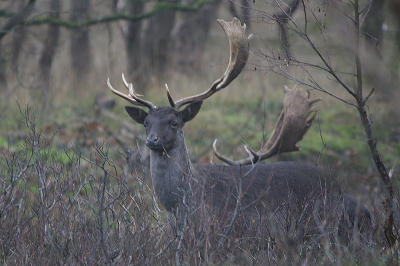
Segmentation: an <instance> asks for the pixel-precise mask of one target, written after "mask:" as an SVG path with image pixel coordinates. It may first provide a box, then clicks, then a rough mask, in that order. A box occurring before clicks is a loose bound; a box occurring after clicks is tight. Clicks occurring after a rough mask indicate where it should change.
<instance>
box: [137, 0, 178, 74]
mask: <svg viewBox="0 0 400 266" xmlns="http://www.w3.org/2000/svg"><path fill="white" fill-rule="evenodd" d="M174 1H175V0H168V1H163V0H159V2H174ZM175 17H176V12H174V11H171V10H163V11H161V12H159V13H158V14H157V16H154V17H152V18H151V19H150V20H149V22H148V26H147V29H145V30H144V39H143V44H142V49H141V53H142V55H143V58H146V60H145V61H143V62H142V66H144V69H143V72H142V74H143V75H145V76H147V79H149V78H152V77H156V78H161V79H162V75H163V74H164V71H165V68H166V66H167V63H168V61H169V59H170V58H171V57H170V47H171V31H172V29H173V27H174V24H175Z"/></svg>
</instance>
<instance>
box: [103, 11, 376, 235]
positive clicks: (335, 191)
mask: <svg viewBox="0 0 400 266" xmlns="http://www.w3.org/2000/svg"><path fill="white" fill-rule="evenodd" d="M218 22H219V23H220V24H221V26H222V27H223V29H224V30H225V33H226V34H227V36H228V38H229V44H230V51H231V54H230V59H229V65H228V67H227V69H226V71H225V73H224V74H223V75H222V76H221V78H219V79H217V80H216V81H215V82H214V84H213V85H212V86H211V87H210V88H209V89H208V90H207V91H205V92H204V93H201V94H198V95H194V96H190V97H186V98H183V99H181V100H178V101H174V100H173V99H172V96H171V94H170V92H169V90H168V87H167V96H168V100H169V102H170V105H171V107H156V106H154V105H153V104H152V103H151V102H149V101H145V100H143V99H142V98H141V96H140V95H138V94H137V93H136V92H135V91H134V89H133V85H132V84H131V83H129V84H128V82H126V80H125V78H124V76H123V75H122V79H123V82H124V84H125V86H126V88H127V89H128V91H129V94H128V95H126V94H123V93H121V92H119V91H117V90H115V89H114V88H113V87H112V86H111V84H110V82H109V80H108V81H107V84H108V87H109V88H110V90H111V91H112V92H113V93H115V94H116V95H118V96H120V97H122V98H124V99H126V100H128V101H129V102H130V103H132V104H133V105H138V106H141V107H147V108H148V109H149V111H148V112H146V111H144V110H143V109H141V108H138V107H133V106H126V107H125V109H126V111H127V112H128V114H129V116H130V117H131V118H132V119H133V120H134V121H136V122H137V123H139V124H142V125H144V127H145V128H146V135H147V137H146V145H147V146H148V147H149V148H150V150H151V152H150V172H151V177H152V181H153V186H154V190H155V193H156V195H157V197H158V199H159V201H160V202H161V204H162V205H163V206H164V207H165V209H166V210H167V211H168V212H170V213H172V214H174V215H175V217H176V218H177V221H178V223H179V222H180V223H181V224H184V220H185V219H187V217H188V216H192V215H197V214H200V215H199V216H197V217H203V218H204V217H206V218H205V220H204V224H209V223H211V220H213V221H214V222H215V221H216V222H217V223H222V225H223V226H225V225H226V224H227V223H228V224H232V222H230V221H233V220H235V218H236V217H238V218H239V221H244V222H245V223H246V226H245V227H251V224H252V223H253V222H254V221H258V223H259V224H262V225H263V224H267V225H272V226H275V225H277V226H279V227H280V228H281V229H284V230H281V231H286V232H288V231H290V230H291V229H294V232H296V235H297V237H303V236H304V235H305V234H306V233H307V232H311V231H312V230H314V229H315V228H319V227H320V226H321V223H322V222H323V221H327V223H328V224H329V223H330V222H331V221H333V222H334V220H337V218H338V217H340V216H341V215H342V213H343V210H345V209H346V206H348V207H347V210H351V211H352V212H353V213H349V216H350V217H352V218H351V219H353V220H352V222H353V223H354V221H355V218H354V217H356V213H354V212H356V210H357V209H358V208H356V207H355V206H357V202H355V201H354V200H353V199H352V198H350V197H346V196H345V197H342V195H341V193H340V189H339V186H338V185H337V184H336V183H335V182H334V181H332V180H331V179H330V178H329V177H327V176H328V175H327V174H325V173H323V172H322V171H321V170H319V169H318V168H317V167H315V166H311V165H307V164H302V163H296V162H278V163H270V164H261V163H256V162H258V161H260V160H263V159H266V158H269V157H271V156H273V155H275V154H277V153H282V152H289V151H297V150H299V146H298V144H297V143H298V142H299V141H300V140H301V139H302V138H303V135H304V134H305V133H306V131H307V129H308V128H309V127H310V125H311V122H312V120H313V119H314V117H315V112H316V109H315V108H314V107H313V106H312V104H313V103H315V102H316V101H318V100H319V99H316V100H309V94H307V93H304V92H303V91H302V90H300V89H292V90H288V89H287V90H286V97H285V102H284V110H283V111H282V113H281V115H280V116H279V119H278V123H277V125H276V128H275V130H274V132H273V133H272V135H271V137H270V139H269V140H268V142H267V143H266V144H265V145H264V147H263V149H262V151H261V152H255V151H253V150H251V149H249V148H247V150H248V152H249V153H250V154H251V156H250V158H247V159H245V160H241V161H237V162H236V161H231V160H229V159H227V158H225V157H223V156H222V155H220V154H219V153H218V152H217V150H216V147H215V142H214V153H215V155H216V156H217V157H218V158H220V159H221V160H222V161H224V162H226V163H228V164H230V165H231V166H226V165H215V164H205V165H204V164H200V165H192V163H191V162H190V160H189V155H188V152H187V148H186V144H185V139H184V132H183V127H184V125H185V123H186V122H189V121H191V120H192V119H193V118H194V117H195V116H196V115H197V113H198V112H199V110H200V108H201V105H202V103H203V100H204V99H207V98H208V97H210V96H211V95H213V94H214V93H216V92H218V91H219V90H221V89H223V88H225V87H226V86H227V85H228V84H229V83H230V82H231V81H232V80H234V79H235V78H236V77H237V76H238V75H239V74H240V72H241V71H242V69H243V68H244V66H245V64H246V61H247V58H248V56H249V39H250V36H249V37H246V35H245V28H246V26H245V25H243V26H242V25H241V23H240V21H239V20H238V19H236V18H234V19H233V20H232V21H231V22H225V21H222V20H218ZM185 105H186V107H185V108H184V109H183V110H179V109H180V108H181V107H182V106H185ZM328 211H329V212H328ZM360 212H361V213H363V214H364V215H365V216H366V217H369V213H368V211H367V210H366V209H363V208H360ZM207 217H208V218H207ZM223 217H225V220H224V219H222V218H223ZM226 217H228V218H227V219H226ZM210 219H211V220H210ZM272 220H274V221H275V222H276V223H271V221H272ZM224 228H225V227H224ZM324 228H325V227H324ZM310 229H311V230H310ZM325 229H326V228H325ZM278 231H279V230H278Z"/></svg>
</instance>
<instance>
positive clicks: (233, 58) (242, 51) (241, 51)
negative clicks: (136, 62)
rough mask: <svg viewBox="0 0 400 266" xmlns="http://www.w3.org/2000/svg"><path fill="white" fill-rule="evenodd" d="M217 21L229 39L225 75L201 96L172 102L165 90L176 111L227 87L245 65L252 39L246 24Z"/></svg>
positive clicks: (238, 21) (235, 20) (237, 20)
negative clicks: (246, 31) (228, 53)
mask: <svg viewBox="0 0 400 266" xmlns="http://www.w3.org/2000/svg"><path fill="white" fill-rule="evenodd" d="M217 21H218V23H219V24H220V25H221V27H222V28H223V29H224V31H225V33H226V35H227V36H228V39H229V46H230V58H229V64H228V67H227V69H226V70H225V73H224V74H223V75H222V76H221V77H220V78H219V79H217V80H216V81H215V82H214V84H213V85H212V86H211V87H210V88H209V89H208V90H207V91H205V92H203V93H201V94H198V95H194V96H190V97H186V98H183V99H181V100H178V101H175V102H174V101H173V100H172V97H171V93H170V92H169V90H168V88H167V95H168V99H169V101H170V103H171V106H172V107H174V108H176V109H179V108H180V107H182V106H183V105H186V104H189V103H192V102H196V101H199V100H204V99H207V98H208V97H210V96H211V95H213V94H214V93H216V92H217V91H219V90H222V89H223V88H225V87H226V86H228V84H229V83H231V82H232V81H233V80H234V79H235V78H236V77H237V76H238V75H239V74H240V72H242V70H243V68H244V66H245V65H246V62H247V59H248V57H249V47H250V46H249V40H250V38H251V37H252V34H250V35H249V36H248V37H246V33H245V30H246V24H243V26H242V25H241V22H240V20H239V19H237V18H233V20H232V21H231V22H226V21H224V20H222V19H218V20H217Z"/></svg>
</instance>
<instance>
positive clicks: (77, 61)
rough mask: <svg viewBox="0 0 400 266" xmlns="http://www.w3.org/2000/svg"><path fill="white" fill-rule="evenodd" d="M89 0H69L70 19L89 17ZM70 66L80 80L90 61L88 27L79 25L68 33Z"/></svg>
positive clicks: (86, 72)
mask: <svg viewBox="0 0 400 266" xmlns="http://www.w3.org/2000/svg"><path fill="white" fill-rule="evenodd" d="M89 8H90V2H89V0H73V1H71V13H70V19H71V21H73V22H80V21H85V20H87V19H88V18H89ZM70 42H71V46H70V49H71V59H72V68H73V70H74V71H75V74H76V76H77V78H78V81H82V80H83V79H84V78H85V77H86V76H87V74H88V72H89V68H90V62H91V55H90V44H89V29H88V28H87V27H79V28H76V29H73V30H72V31H71V35H70Z"/></svg>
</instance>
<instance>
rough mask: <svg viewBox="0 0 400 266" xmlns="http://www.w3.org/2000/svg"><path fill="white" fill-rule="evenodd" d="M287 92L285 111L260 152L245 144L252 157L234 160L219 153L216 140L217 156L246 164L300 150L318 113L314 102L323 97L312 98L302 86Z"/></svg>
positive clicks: (234, 162) (227, 160) (233, 162)
mask: <svg viewBox="0 0 400 266" xmlns="http://www.w3.org/2000/svg"><path fill="white" fill-rule="evenodd" d="M285 92H286V96H285V101H284V107H283V111H282V112H281V114H280V116H279V118H278V122H277V124H276V126H275V130H274V132H273V133H272V135H271V137H270V139H269V140H268V141H267V143H266V144H265V145H264V146H263V148H262V149H261V151H260V152H256V151H254V150H252V149H250V148H249V147H248V146H245V149H246V151H247V152H248V153H250V154H251V157H250V158H247V159H243V160H240V161H232V160H230V159H228V158H226V157H224V156H222V155H221V154H220V153H218V151H217V149H216V145H215V144H216V142H214V146H213V148H214V154H215V156H216V157H217V158H219V159H220V160H221V161H223V162H225V163H227V164H230V165H245V164H253V163H256V162H259V161H262V160H265V159H267V158H270V157H272V156H274V155H276V154H278V153H284V152H291V151H298V150H300V144H299V143H298V142H299V141H301V140H302V139H303V137H304V135H305V134H306V132H307V130H308V129H309V128H310V126H311V124H312V121H313V120H314V118H315V116H316V114H317V108H316V107H315V106H313V104H314V103H316V102H318V101H320V100H321V99H320V98H317V99H313V100H310V99H309V97H310V95H309V93H308V92H304V91H303V90H301V89H300V88H293V89H288V88H287V87H286V88H285Z"/></svg>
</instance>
